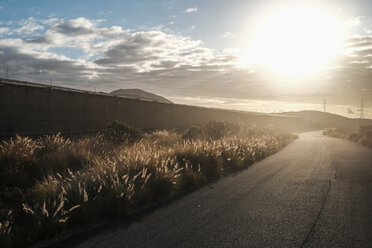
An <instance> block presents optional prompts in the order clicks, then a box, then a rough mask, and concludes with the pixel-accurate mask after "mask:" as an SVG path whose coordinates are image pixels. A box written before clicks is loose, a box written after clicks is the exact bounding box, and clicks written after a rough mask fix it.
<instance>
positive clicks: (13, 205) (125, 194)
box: [0, 130, 294, 247]
mask: <svg viewBox="0 0 372 248" xmlns="http://www.w3.org/2000/svg"><path fill="white" fill-rule="evenodd" d="M293 139H294V136H293V135H289V134H280V133H271V134H269V133H268V132H263V131H260V132H252V130H250V131H249V132H247V131H241V133H239V134H236V135H228V136H224V137H222V138H219V139H208V138H205V137H204V138H201V139H192V140H189V139H183V138H182V135H180V134H177V133H174V132H170V131H156V132H153V133H152V134H147V135H145V136H144V138H143V139H142V140H141V141H139V142H137V143H135V144H133V145H130V146H128V145H114V144H111V143H109V142H107V141H106V140H105V139H104V138H103V137H102V136H100V135H97V136H94V137H90V138H84V139H78V140H70V139H65V138H63V137H62V136H61V135H59V134H57V135H54V136H46V137H43V138H40V139H36V140H33V139H30V138H26V137H19V136H17V137H15V138H13V139H10V140H9V141H4V142H3V143H2V144H1V145H0V165H1V173H0V180H1V181H2V182H1V183H0V194H1V202H0V242H2V244H6V245H8V246H14V247H22V246H27V245H29V244H31V243H33V242H35V241H36V240H39V239H41V238H45V237H49V236H51V235H53V234H55V233H58V232H61V231H62V230H64V229H65V228H68V227H71V226H74V225H78V224H82V223H89V222H92V221H93V222H94V221H98V220H100V219H102V218H112V217H116V216H125V215H128V214H130V213H132V212H133V211H136V209H138V208H141V207H144V206H146V205H147V204H152V203H154V202H162V201H167V200H169V199H172V198H173V197H175V196H178V195H181V194H183V193H184V192H185V191H190V190H192V189H195V188H197V187H200V186H202V185H205V184H206V183H208V182H211V181H213V180H216V179H218V178H219V177H221V176H224V175H226V174H229V173H232V172H236V171H240V170H242V169H244V168H247V167H248V166H249V165H251V164H252V163H254V162H255V161H258V160H260V159H263V158H265V157H266V156H269V155H270V154H273V153H275V152H277V151H278V150H280V149H281V148H282V147H283V146H285V145H286V144H288V143H289V142H291V141H292V140H293ZM10 179H11V180H10Z"/></svg>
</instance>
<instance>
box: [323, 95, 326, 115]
mask: <svg viewBox="0 0 372 248" xmlns="http://www.w3.org/2000/svg"><path fill="white" fill-rule="evenodd" d="M323 112H327V102H326V99H325V98H324V99H323Z"/></svg>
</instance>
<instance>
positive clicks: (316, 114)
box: [282, 110, 372, 130]
mask: <svg viewBox="0 0 372 248" xmlns="http://www.w3.org/2000/svg"><path fill="white" fill-rule="evenodd" d="M282 115H289V116H296V117H301V118H303V119H304V120H306V121H311V122H312V123H314V124H315V125H316V126H318V127H320V128H328V127H342V128H349V129H354V130H356V129H358V128H359V126H361V125H372V120H370V119H359V118H355V119H352V118H347V117H344V116H341V115H337V114H332V113H327V112H320V111H311V110H304V111H299V112H285V113H282Z"/></svg>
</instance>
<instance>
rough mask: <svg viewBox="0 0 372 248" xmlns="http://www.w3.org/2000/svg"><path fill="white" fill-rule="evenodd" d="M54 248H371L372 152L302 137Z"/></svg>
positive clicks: (315, 135) (339, 142)
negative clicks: (136, 216)
mask: <svg viewBox="0 0 372 248" xmlns="http://www.w3.org/2000/svg"><path fill="white" fill-rule="evenodd" d="M56 246H58V247H105V248H110V247H136V248H137V247H138V248H140V247H372V149H370V148H367V147H363V146H361V145H359V144H356V143H352V142H350V141H347V140H342V139H335V138H330V137H325V136H323V135H322V134H321V132H310V133H303V134H300V136H299V139H297V140H295V141H294V142H292V143H291V144H290V145H288V146H287V147H285V148H284V149H283V150H281V151H280V152H278V153H276V154H275V155H273V156H271V157H269V158H267V159H265V160H263V161H261V162H259V163H257V164H254V165H252V166H251V167H250V168H249V169H247V170H245V171H243V172H241V173H238V174H236V175H233V176H229V177H226V178H223V179H221V180H219V181H218V182H217V183H214V184H211V185H208V186H206V187H204V188H202V189H200V190H197V191H195V192H193V193H191V194H189V195H186V196H184V197H182V198H180V199H178V200H176V201H174V202H172V203H170V204H167V205H165V206H163V207H161V208H159V209H157V210H155V211H154V212H152V213H150V214H148V215H146V216H144V217H143V218H142V219H141V220H139V221H135V222H134V223H131V224H126V223H122V224H115V225H113V226H108V227H105V228H104V229H103V230H100V231H94V232H92V233H89V232H88V233H85V234H84V235H80V236H79V235H78V236H76V237H72V238H70V239H68V240H66V241H64V242H60V243H59V244H56Z"/></svg>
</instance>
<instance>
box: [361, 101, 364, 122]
mask: <svg viewBox="0 0 372 248" xmlns="http://www.w3.org/2000/svg"><path fill="white" fill-rule="evenodd" d="M360 119H364V99H363V98H362V101H361V102H360Z"/></svg>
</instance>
